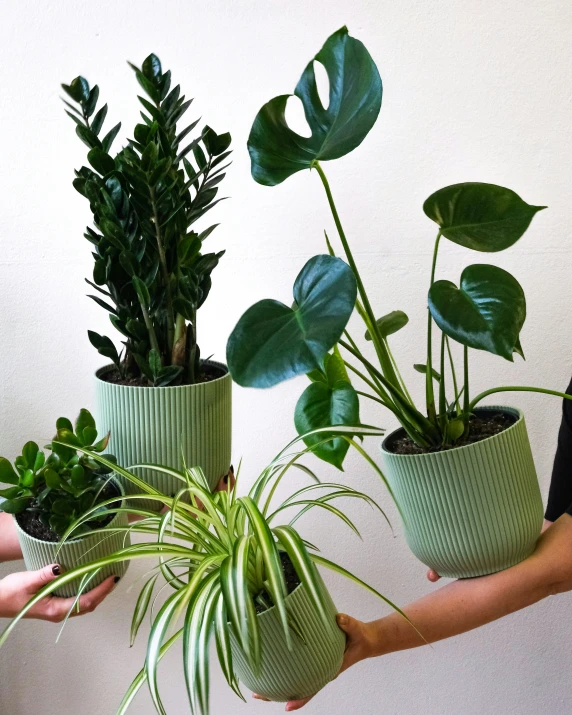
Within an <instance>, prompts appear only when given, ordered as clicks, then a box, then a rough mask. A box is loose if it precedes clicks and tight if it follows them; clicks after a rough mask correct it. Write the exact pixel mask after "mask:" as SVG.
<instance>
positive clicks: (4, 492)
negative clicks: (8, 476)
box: [0, 487, 22, 507]
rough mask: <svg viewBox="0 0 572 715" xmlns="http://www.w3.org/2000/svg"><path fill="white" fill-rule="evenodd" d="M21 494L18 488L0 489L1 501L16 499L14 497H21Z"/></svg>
mask: <svg viewBox="0 0 572 715" xmlns="http://www.w3.org/2000/svg"><path fill="white" fill-rule="evenodd" d="M21 493H22V489H21V488H20V487H8V488H7V489H0V497H2V498H3V499H16V497H18V496H20V495H21ZM0 507H1V503H0Z"/></svg>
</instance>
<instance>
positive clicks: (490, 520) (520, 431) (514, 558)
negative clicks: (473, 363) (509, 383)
mask: <svg viewBox="0 0 572 715" xmlns="http://www.w3.org/2000/svg"><path fill="white" fill-rule="evenodd" d="M491 410H493V411H496V412H499V411H502V412H504V413H507V414H510V415H513V416H515V417H516V418H517V422H515V423H514V424H513V425H511V426H510V427H509V428H508V429H506V430H504V432H501V433H500V434H497V435H494V436H492V437H489V438H487V439H484V440H482V441H481V442H476V443H475V444H471V445H467V446H464V447H458V448H456V449H450V450H447V451H444V452H434V453H430V454H414V455H402V454H394V453H392V452H391V451H389V447H390V445H391V444H392V442H393V440H394V439H395V438H396V436H400V434H403V431H402V430H397V431H396V432H393V433H392V434H391V435H389V436H388V437H387V438H386V439H385V440H384V442H383V444H382V448H381V451H382V455H383V462H384V469H385V475H386V477H387V480H388V482H389V484H390V486H391V489H392V490H393V494H394V496H395V499H396V501H397V504H398V506H399V508H400V510H401V514H402V517H403V522H404V528H405V537H406V539H407V543H408V544H409V547H410V548H411V551H413V553H414V554H415V556H417V558H418V559H419V560H420V561H422V562H423V563H424V564H426V565H427V566H429V567H430V568H432V569H434V570H435V571H436V572H437V573H438V574H440V575H441V576H446V577H448V578H469V577H473V576H483V575H485V574H489V573H494V572H496V571H502V570H503V569H506V568H509V567H510V566H514V565H515V564H517V563H519V562H520V561H522V560H523V559H525V558H527V556H530V554H531V553H532V552H533V550H534V547H535V544H536V541H537V540H538V537H539V535H540V531H541V529H542V521H543V507H542V497H541V494H540V488H539V486H538V478H537V476H536V470H535V468H534V461H533V458H532V451H531V449H530V442H529V439H528V433H527V431H526V424H525V421H524V415H523V413H522V412H521V411H520V410H518V409H515V408H512V407H485V408H482V409H479V410H477V411H476V412H477V413H479V412H486V411H491Z"/></svg>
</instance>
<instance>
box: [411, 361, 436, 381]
mask: <svg viewBox="0 0 572 715" xmlns="http://www.w3.org/2000/svg"><path fill="white" fill-rule="evenodd" d="M413 369H414V370H416V371H417V372H420V373H421V374H422V375H426V374H427V365H423V364H421V363H415V365H413ZM431 374H432V375H433V379H434V380H437V382H441V375H440V373H438V372H437V370H435V368H431Z"/></svg>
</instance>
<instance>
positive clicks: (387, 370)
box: [312, 161, 401, 392]
mask: <svg viewBox="0 0 572 715" xmlns="http://www.w3.org/2000/svg"><path fill="white" fill-rule="evenodd" d="M312 166H313V167H314V168H315V169H316V171H317V172H318V175H319V177H320V179H321V180H322V184H323V186H324V189H325V191H326V196H327V198H328V203H329V205H330V210H331V212H332V216H333V217H334V223H335V224H336V228H337V230H338V235H339V237H340V241H341V242H342V246H343V249H344V253H345V254H346V258H347V261H348V264H349V266H350V268H351V269H352V271H353V274H354V276H355V279H356V283H357V287H358V291H359V294H360V296H361V299H362V302H363V307H364V311H365V314H366V315H367V317H368V323H369V324H368V325H367V327H368V330H369V331H370V335H371V337H372V340H373V341H374V345H375V348H376V352H377V353H378V358H379V362H380V365H381V370H382V372H383V374H384V375H385V377H386V378H387V379H388V380H389V382H391V384H392V385H393V386H394V387H395V388H396V389H398V390H399V391H400V392H401V387H400V385H399V382H398V380H397V375H396V374H395V371H394V369H393V365H392V364H391V360H390V358H389V355H388V354H387V349H386V347H385V345H384V344H383V341H382V339H381V335H380V334H379V330H378V328H377V323H376V320H375V315H374V313H373V310H372V308H371V304H370V302H369V298H368V296H367V293H366V291H365V287H364V285H363V281H362V279H361V276H360V274H359V271H358V268H357V266H356V262H355V260H354V257H353V254H352V252H351V249H350V245H349V243H348V240H347V238H346V234H345V233H344V229H343V227H342V223H341V221H340V217H339V214H338V211H337V209H336V204H335V203H334V197H333V196H332V192H331V189H330V185H329V183H328V179H327V178H326V175H325V174H324V170H323V169H322V167H321V166H320V163H319V162H318V161H314V162H312Z"/></svg>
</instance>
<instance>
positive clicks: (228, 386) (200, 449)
mask: <svg viewBox="0 0 572 715" xmlns="http://www.w3.org/2000/svg"><path fill="white" fill-rule="evenodd" d="M205 364H206V365H212V366H214V367H217V368H219V369H221V370H224V373H225V374H224V375H223V376H222V377H219V378H217V379H215V380H210V381H209V382H202V383H199V384H197V385H181V386H175V387H131V386H128V385H115V384H113V383H110V382H106V381H105V380H102V379H100V376H101V375H102V374H104V373H105V372H106V371H108V370H111V369H113V367H112V366H108V367H104V368H102V369H101V370H98V371H97V373H96V381H95V383H96V389H95V397H96V408H95V413H96V422H97V427H98V429H99V431H100V432H101V433H105V432H108V431H111V440H110V442H109V451H110V452H111V453H112V454H114V455H115V456H116V457H117V463H118V464H120V465H121V466H122V467H130V466H132V465H135V464H142V463H148V464H162V465H164V466H167V467H174V468H175V469H181V467H182V459H181V455H182V454H183V455H184V457H185V461H186V464H187V466H189V467H197V466H200V467H202V469H203V471H204V473H205V476H206V478H207V480H208V482H209V485H210V487H211V489H214V488H215V486H216V485H217V483H218V481H219V480H220V478H221V477H223V476H224V475H225V474H227V473H228V470H229V468H230V460H231V430H232V378H231V376H230V373H229V372H228V369H227V367H226V365H223V364H222V363H218V362H214V361H207V362H205ZM137 474H138V476H140V477H141V478H142V479H144V480H145V481H146V482H147V483H149V484H150V485H151V486H153V487H155V488H156V489H158V490H159V491H161V492H163V493H164V494H167V495H169V496H173V495H174V494H176V493H177V492H178V491H179V490H180V489H181V486H182V485H181V482H180V481H178V480H177V479H176V478H175V477H170V476H169V475H167V474H161V473H160V472H153V471H151V470H138V471H137ZM124 486H125V491H126V493H127V494H132V493H134V492H135V491H137V490H136V489H135V488H134V487H133V486H132V485H131V484H130V483H128V482H124ZM138 504H139V505H141V504H142V502H141V501H140V500H138ZM152 505H155V506H157V505H158V502H156V501H155V502H152V503H151V504H146V506H152Z"/></svg>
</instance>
